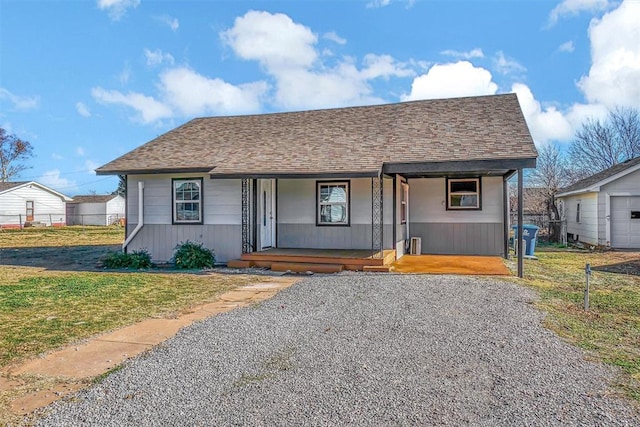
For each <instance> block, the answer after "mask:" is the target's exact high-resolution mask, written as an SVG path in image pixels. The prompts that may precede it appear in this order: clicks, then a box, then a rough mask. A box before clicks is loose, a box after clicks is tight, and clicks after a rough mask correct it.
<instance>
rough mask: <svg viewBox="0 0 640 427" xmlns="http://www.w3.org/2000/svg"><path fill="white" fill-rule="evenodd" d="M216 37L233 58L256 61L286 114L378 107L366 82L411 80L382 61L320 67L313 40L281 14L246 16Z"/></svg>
mask: <svg viewBox="0 0 640 427" xmlns="http://www.w3.org/2000/svg"><path fill="white" fill-rule="evenodd" d="M220 37H221V38H222V40H223V41H224V42H225V43H226V44H227V45H228V46H229V47H231V48H232V49H233V51H234V52H235V53H236V55H238V56H239V57H240V58H242V59H245V60H254V61H258V62H259V63H260V65H261V66H262V67H263V69H264V70H265V71H266V72H267V74H269V75H270V76H271V77H273V78H274V79H275V82H276V85H275V95H274V100H275V104H277V105H278V106H279V107H282V108H287V109H298V108H323V107H336V106H343V105H356V104H364V103H379V102H382V100H381V99H380V98H377V97H374V96H373V95H372V88H371V86H370V84H369V81H370V80H372V79H376V78H380V77H381V78H390V77H406V76H411V75H413V72H412V71H411V70H410V68H408V66H407V65H406V64H403V63H399V62H397V61H396V60H395V59H393V58H392V57H390V56H388V55H372V54H370V55H366V56H365V57H364V58H363V66H362V68H358V66H357V64H356V61H355V60H354V59H353V58H349V57H344V58H341V59H338V60H337V61H336V63H335V64H334V65H332V66H329V65H327V64H324V63H323V62H322V59H323V56H322V55H320V53H319V51H318V49H317V48H316V44H317V42H318V37H317V36H316V35H315V34H314V33H313V32H312V31H311V30H310V29H309V28H308V27H306V26H304V25H301V24H298V23H296V22H294V21H292V20H291V18H289V17H288V16H287V15H283V14H271V13H268V12H258V11H250V12H247V13H246V14H245V15H244V16H241V17H238V18H236V20H235V23H234V26H233V27H232V28H230V29H228V30H226V31H223V32H222V33H220ZM326 56H329V55H326V54H325V57H326Z"/></svg>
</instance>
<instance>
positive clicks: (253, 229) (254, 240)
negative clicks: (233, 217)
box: [249, 179, 262, 251]
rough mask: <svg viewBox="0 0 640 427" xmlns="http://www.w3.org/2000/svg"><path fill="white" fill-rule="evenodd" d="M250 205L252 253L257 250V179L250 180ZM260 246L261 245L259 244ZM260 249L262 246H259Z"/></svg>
mask: <svg viewBox="0 0 640 427" xmlns="http://www.w3.org/2000/svg"><path fill="white" fill-rule="evenodd" d="M251 190H252V191H251V195H252V197H251V205H252V206H253V209H251V218H253V222H252V225H253V227H251V235H252V238H250V239H249V242H251V245H250V246H251V249H252V250H254V251H257V250H258V180H257V179H252V180H251ZM260 244H261V245H262V243H260ZM261 247H262V246H261Z"/></svg>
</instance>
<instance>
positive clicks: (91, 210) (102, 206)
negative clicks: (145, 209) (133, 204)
mask: <svg viewBox="0 0 640 427" xmlns="http://www.w3.org/2000/svg"><path fill="white" fill-rule="evenodd" d="M125 205H126V204H125V199H124V197H122V196H120V195H118V194H107V195H88V196H74V197H73V200H72V201H71V202H68V203H67V225H112V224H117V223H120V221H121V220H123V219H124V218H125V217H126V214H125Z"/></svg>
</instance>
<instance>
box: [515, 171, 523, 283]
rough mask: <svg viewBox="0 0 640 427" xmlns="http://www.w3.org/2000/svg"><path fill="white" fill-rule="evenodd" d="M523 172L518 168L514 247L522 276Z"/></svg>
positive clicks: (520, 275)
mask: <svg viewBox="0 0 640 427" xmlns="http://www.w3.org/2000/svg"><path fill="white" fill-rule="evenodd" d="M523 181H524V173H523V169H518V232H517V233H516V236H515V238H516V239H517V240H516V248H518V277H520V278H523V277H524V248H523V247H522V221H524V215H523V211H524V206H523V205H524V197H523V193H524V183H523Z"/></svg>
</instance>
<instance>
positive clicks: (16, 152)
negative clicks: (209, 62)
mask: <svg viewBox="0 0 640 427" xmlns="http://www.w3.org/2000/svg"><path fill="white" fill-rule="evenodd" d="M30 157H33V146H32V145H31V143H30V142H29V141H24V140H22V139H20V138H18V137H17V136H15V135H9V134H7V131H6V130H4V128H1V127H0V182H6V181H9V180H11V179H12V178H14V177H15V176H17V175H18V174H19V173H20V172H22V171H23V170H25V169H29V166H27V165H26V164H24V163H23V162H24V161H25V160H27V159H28V158H30Z"/></svg>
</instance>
